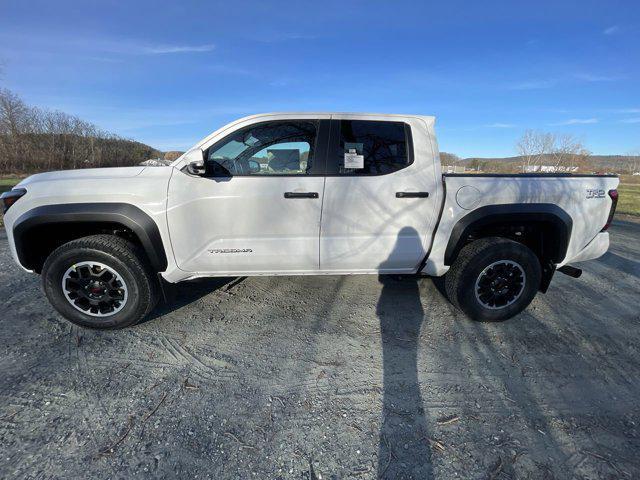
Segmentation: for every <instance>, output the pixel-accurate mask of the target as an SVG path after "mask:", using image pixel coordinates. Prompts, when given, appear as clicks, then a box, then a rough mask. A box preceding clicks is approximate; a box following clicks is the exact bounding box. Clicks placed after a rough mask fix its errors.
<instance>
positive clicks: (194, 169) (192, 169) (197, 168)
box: [187, 160, 205, 175]
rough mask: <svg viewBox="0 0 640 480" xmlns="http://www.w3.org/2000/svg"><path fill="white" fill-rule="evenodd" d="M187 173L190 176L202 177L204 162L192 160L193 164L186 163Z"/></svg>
mask: <svg viewBox="0 0 640 480" xmlns="http://www.w3.org/2000/svg"><path fill="white" fill-rule="evenodd" d="M187 172H189V173H190V174H191V175H204V172H205V166H204V160H194V161H193V162H189V163H187Z"/></svg>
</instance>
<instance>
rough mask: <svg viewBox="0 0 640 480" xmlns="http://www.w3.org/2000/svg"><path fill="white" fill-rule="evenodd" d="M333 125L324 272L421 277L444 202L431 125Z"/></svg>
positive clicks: (351, 121) (376, 121)
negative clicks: (419, 272) (418, 272)
mask: <svg viewBox="0 0 640 480" xmlns="http://www.w3.org/2000/svg"><path fill="white" fill-rule="evenodd" d="M332 118H333V119H332V122H331V134H330V142H329V150H328V156H327V178H326V182H325V191H324V202H323V208H322V224H321V232H320V268H321V270H323V271H325V272H326V271H329V272H335V273H341V272H343V273H350V272H361V273H366V272H383V273H391V272H397V273H409V272H414V271H416V270H417V268H418V265H419V264H420V262H421V261H422V259H423V258H424V257H425V255H426V252H427V249H428V246H429V245H430V243H431V235H432V231H431V230H432V228H433V224H434V221H435V217H436V214H437V212H436V210H437V201H438V199H439V195H436V192H437V188H438V183H437V182H438V181H439V178H438V177H439V171H437V169H436V167H435V165H436V157H435V148H434V147H435V145H434V144H432V142H431V139H430V134H429V128H428V127H429V126H428V125H427V124H426V120H423V119H420V118H406V119H402V118H400V119H398V117H391V118H389V117H375V116H371V117H366V119H363V117H362V116H349V115H345V116H340V118H335V117H332Z"/></svg>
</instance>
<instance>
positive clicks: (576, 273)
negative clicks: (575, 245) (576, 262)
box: [558, 265, 582, 278]
mask: <svg viewBox="0 0 640 480" xmlns="http://www.w3.org/2000/svg"><path fill="white" fill-rule="evenodd" d="M558 271H559V272H562V273H564V274H565V275H569V276H570V277H573V278H580V275H582V269H581V268H576V267H572V266H571V265H565V266H564V267H560V268H559V269H558Z"/></svg>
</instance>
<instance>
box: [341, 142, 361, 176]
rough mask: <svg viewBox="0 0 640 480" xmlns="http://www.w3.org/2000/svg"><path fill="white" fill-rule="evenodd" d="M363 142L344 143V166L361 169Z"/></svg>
mask: <svg viewBox="0 0 640 480" xmlns="http://www.w3.org/2000/svg"><path fill="white" fill-rule="evenodd" d="M363 147H364V144H362V143H349V142H345V144H344V150H345V152H344V168H353V169H362V168H364V155H363V154H362V153H363V152H362V151H363Z"/></svg>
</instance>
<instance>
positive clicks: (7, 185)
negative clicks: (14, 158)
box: [0, 177, 24, 227]
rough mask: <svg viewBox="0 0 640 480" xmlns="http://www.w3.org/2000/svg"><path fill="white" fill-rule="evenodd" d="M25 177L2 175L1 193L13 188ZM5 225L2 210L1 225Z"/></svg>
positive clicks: (0, 215)
mask: <svg viewBox="0 0 640 480" xmlns="http://www.w3.org/2000/svg"><path fill="white" fill-rule="evenodd" d="M23 178H24V177H0V193H3V192H6V191H8V190H11V189H12V188H13V186H14V185H15V184H16V183H18V182H19V181H20V180H22V179H23ZM2 226H4V222H3V221H2V213H1V212H0V227H2Z"/></svg>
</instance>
